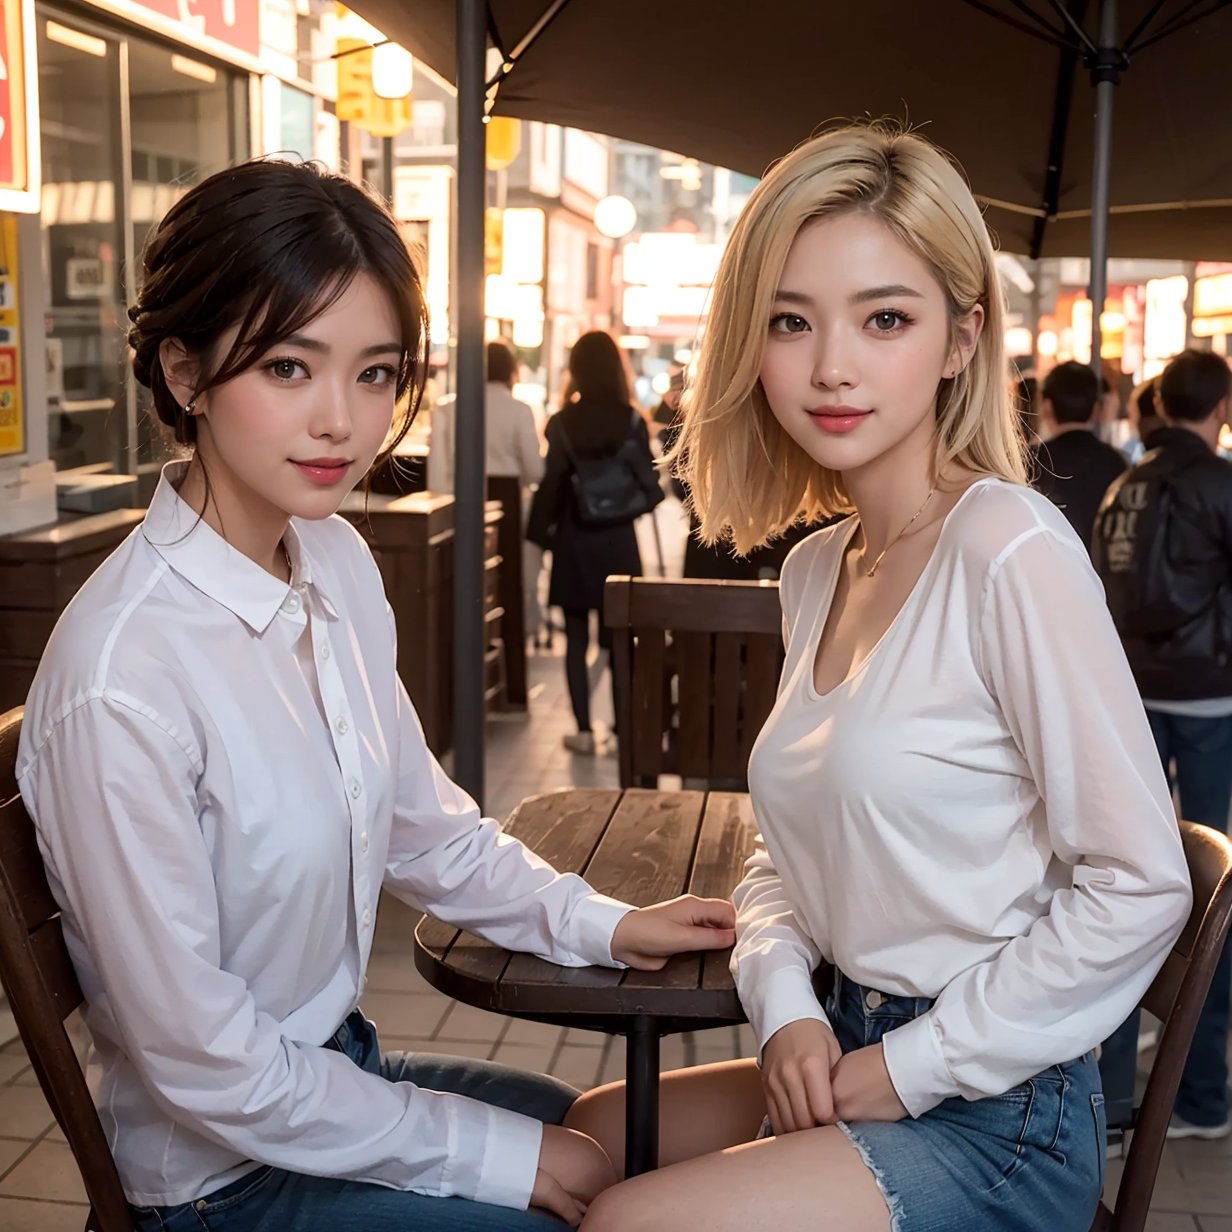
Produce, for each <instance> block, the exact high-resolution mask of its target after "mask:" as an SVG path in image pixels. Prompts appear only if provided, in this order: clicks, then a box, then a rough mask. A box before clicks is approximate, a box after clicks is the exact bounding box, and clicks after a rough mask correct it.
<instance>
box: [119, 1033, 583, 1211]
mask: <svg viewBox="0 0 1232 1232" xmlns="http://www.w3.org/2000/svg"><path fill="white" fill-rule="evenodd" d="M325 1047H326V1048H332V1049H334V1050H336V1051H338V1052H341V1053H344V1054H345V1055H346V1056H348V1057H350V1058H351V1060H352V1061H354V1062H355V1064H356V1065H358V1066H359V1067H360V1068H361V1069H365V1070H367V1071H368V1072H369V1073H372V1074H380V1075H381V1076H382V1077H383V1078H385V1079H386V1080H387V1081H389V1082H413V1083H415V1084H416V1085H417V1086H420V1087H423V1088H425V1089H426V1090H430V1091H449V1092H452V1093H454V1094H456V1095H466V1096H468V1097H470V1098H471V1099H478V1100H482V1101H483V1102H484V1103H487V1104H494V1105H496V1106H497V1107H500V1108H509V1109H511V1110H513V1111H515V1112H521V1113H524V1114H525V1115H527V1116H532V1117H535V1118H537V1119H538V1120H540V1121H543V1122H544V1124H549V1125H559V1124H560V1122H561V1121H563V1120H564V1118H565V1113H567V1112H568V1111H569V1109H570V1107H571V1106H572V1105H573V1102H574V1100H576V1099H577V1097H578V1092H577V1091H576V1090H574V1089H573V1087H570V1086H567V1085H566V1084H565V1083H563V1082H560V1081H558V1080H557V1079H555V1078H548V1077H545V1076H544V1075H542V1074H531V1073H525V1072H523V1071H521V1070H516V1069H510V1068H509V1067H508V1066H504V1065H498V1064H497V1063H496V1062H494V1061H474V1060H470V1059H469V1058H465V1057H450V1056H438V1055H435V1054H429V1053H415V1052H392V1053H391V1052H387V1053H382V1051H381V1047H380V1043H379V1041H378V1039H377V1034H376V1028H375V1027H374V1026H373V1025H372V1023H370V1022H368V1021H367V1020H366V1019H365V1018H364V1016H363V1015H362V1014H361V1013H360V1012H359V1011H358V1010H356V1011H355V1012H354V1013H353V1014H351V1015H350V1017H349V1018H347V1020H346V1021H345V1022H344V1023H343V1024H342V1026H341V1027H339V1028H338V1030H337V1032H336V1033H335V1034H334V1036H333V1037H332V1038H331V1039H330V1040H328V1041H327V1042H326V1044H325ZM130 1210H131V1211H132V1214H133V1222H134V1225H135V1227H136V1232H562V1230H563V1229H564V1226H565V1225H564V1224H563V1223H561V1222H560V1220H558V1219H556V1218H555V1217H554V1216H551V1215H548V1214H546V1213H544V1212H542V1211H536V1210H530V1211H515V1210H512V1209H510V1208H509V1207H503V1206H490V1205H488V1204H487V1203H484V1202H470V1201H468V1200H467V1199H465V1198H433V1197H428V1196H426V1195H424V1194H416V1193H408V1192H404V1191H402V1190H398V1189H387V1188H385V1187H384V1186H382V1185H370V1184H365V1183H364V1182H362V1181H342V1180H336V1179H334V1178H332V1177H322V1176H307V1175H304V1174H303V1173H298V1172H286V1171H283V1170H282V1169H280V1168H272V1167H269V1166H268V1165H267V1166H263V1167H258V1168H256V1169H255V1170H254V1171H252V1172H248V1173H246V1174H245V1175H244V1176H242V1177H240V1179H239V1180H238V1181H233V1182H232V1183H231V1184H229V1185H225V1186H223V1188H221V1189H217V1190H215V1191H214V1192H213V1193H210V1194H207V1195H206V1196H205V1197H204V1198H199V1199H198V1200H197V1201H196V1202H185V1203H183V1204H182V1205H180V1206H163V1207H151V1206H145V1207H141V1206H135V1207H130Z"/></svg>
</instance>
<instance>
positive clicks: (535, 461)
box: [428, 338, 544, 634]
mask: <svg viewBox="0 0 1232 1232" xmlns="http://www.w3.org/2000/svg"><path fill="white" fill-rule="evenodd" d="M486 358H487V381H486V382H485V384H484V390H483V424H484V434H483V435H484V454H485V456H486V462H485V466H486V474H487V475H488V477H489V478H493V477H497V476H499V477H503V478H513V479H516V480H517V481H518V482H519V483H520V484H521V486H522V525H523V527H525V525H526V521H527V518H528V517H529V515H530V500H531V488H532V487H533V486H534V485H535V484H537V483H538V482H539V480H540V479H542V478H543V471H544V458H543V449H542V444H541V442H540V439H539V430H538V428H536V426H535V412H534V411H533V410H532V409H531V407H530V406H529V405H527V403H525V402H522V401H520V400H519V399H517V398H515V397H514V396H513V387H514V386H515V385H516V384H517V382H518V372H519V370H520V368H521V363H520V361H519V360H518V353H517V351H516V350H515V349H514V346H513V343H512V342H510V341H509V340H508V339H507V338H494V339H493V340H492V341H491V342H489V343H488V347H487V354H486ZM456 407H457V396H456V395H454V394H448V395H446V396H445V397H444V398H441V399H440V401H439V402H437V404H436V410H435V412H434V414H433V416H432V444H431V446H430V448H429V451H428V490H429V491H430V492H452V491H453V490H454V481H453V470H454V461H455V458H456V454H455V449H456V448H457V446H456V445H455V427H456V422H457V414H456ZM542 569H543V549H542V548H540V547H539V545H538V544H536V543H532V542H531V541H530V540H529V539H526V540H525V542H524V544H523V551H522V599H523V610H524V612H525V621H526V624H525V628H526V630H527V632H528V634H529V633H535V634H537V631H538V629H539V627H540V625H541V624H542V623H543V607H542V605H541V604H540V602H539V574H540V572H541V570H542Z"/></svg>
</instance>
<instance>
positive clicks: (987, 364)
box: [667, 123, 1026, 553]
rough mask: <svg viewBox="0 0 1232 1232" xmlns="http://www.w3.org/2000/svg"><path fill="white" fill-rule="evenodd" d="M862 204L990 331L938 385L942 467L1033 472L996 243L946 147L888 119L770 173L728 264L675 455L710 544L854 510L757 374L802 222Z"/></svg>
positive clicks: (740, 542)
mask: <svg viewBox="0 0 1232 1232" xmlns="http://www.w3.org/2000/svg"><path fill="white" fill-rule="evenodd" d="M852 211H858V212H862V213H867V214H871V215H872V216H874V217H875V218H878V219H880V221H881V222H883V223H884V224H885V225H886V226H887V227H888V228H889V229H890V231H891V232H892V233H893V234H894V235H896V236H897V237H898V238H899V239H900V240H902V241H903V243H905V244H906V245H907V247H908V248H910V249H911V250H912V251H913V252H915V253H916V254H917V255H918V256H919V257H920V258H921V259H922V260H923V261H924V262H925V263H926V264H927V265H928V266H929V268H930V269H931V270H932V271H933V273H934V274H935V275H936V277H937V280H938V282H939V283H940V284H941V286H942V288H943V290H944V291H945V295H946V299H947V301H948V303H949V307H950V320H951V330H952V329H953V326H954V324H956V323H957V322H959V321H961V320H963V319H964V318H965V317H967V316H968V315H969V314H970V313H971V312H972V310H973V309H974V308H975V306H976V305H977V304H978V305H981V306H982V307H983V309H984V329H983V333H982V334H981V336H980V339H979V341H978V343H977V345H976V348H975V352H974V354H973V355H972V357H971V360H970V362H969V363H968V364H967V366H966V367H965V368H963V369H962V371H960V372H959V374H958V375H957V376H956V377H955V378H954V379H953V380H942V381H941V384H940V386H939V387H938V393H937V452H936V458H935V467H936V472H937V473H938V474H940V472H941V470H942V468H943V467H945V466H946V465H948V464H949V463H951V462H954V461H957V462H958V463H960V464H961V465H963V466H965V467H967V468H968V469H970V470H972V471H975V472H977V473H980V474H987V475H997V476H1000V477H1001V478H1003V479H1008V480H1011V481H1013V482H1015V483H1025V482H1026V467H1025V461H1024V454H1023V448H1024V447H1023V442H1022V437H1021V431H1020V429H1019V426H1018V416H1017V415H1016V414H1015V413H1014V410H1013V408H1012V406H1011V403H1010V398H1009V391H1008V388H1007V381H1006V366H1005V355H1004V349H1005V348H1004V341H1003V333H1004V309H1003V305H1002V295H1001V284H1000V280H999V278H998V275H997V268H996V264H995V257H994V253H993V246H992V240H991V238H990V237H989V234H988V229H987V227H986V226H985V224H984V220H983V218H982V216H981V215H980V211H979V208H978V206H977V205H976V203H975V200H974V198H973V197H972V196H971V191H970V189H969V188H968V187H967V184H966V182H965V180H964V179H963V177H962V175H961V173H960V172H959V171H958V170H957V168H956V167H955V166H954V165H953V164H952V163H951V162H950V161H949V159H948V158H947V157H946V156H945V155H944V154H943V153H942V152H941V151H940V150H938V149H937V147H936V146H934V145H932V144H931V143H930V142H928V141H925V140H924V139H923V138H921V137H918V136H915V135H914V134H912V133H908V132H905V131H902V130H901V129H899V128H896V127H893V126H890V125H888V124H884V123H879V124H869V125H860V126H854V127H844V128H840V129H835V130H833V131H830V132H827V133H824V134H822V135H821V136H818V137H814V138H813V139H812V140H810V141H808V142H806V143H805V144H803V145H801V146H800V147H798V148H797V149H796V150H794V151H793V152H792V153H791V154H789V155H788V156H787V157H786V158H784V159H783V160H782V161H781V162H779V163H777V164H776V165H775V166H774V168H773V169H772V170H771V171H770V172H769V173H768V174H767V176H766V178H765V179H764V180H762V182H761V183H760V184H759V185H758V186H757V188H756V189H755V190H754V192H753V194H752V196H751V197H750V198H749V201H748V204H747V205H746V206H745V208H744V211H743V212H742V213H741V215H740V218H739V220H738V221H737V223H736V225H735V227H734V229H733V230H732V234H731V238H730V240H729V241H728V244H727V249H726V251H725V252H724V254H723V259H722V261H721V262H720V264H719V271H718V276H717V278H716V280H715V287H714V296H713V302H712V304H711V308H710V313H709V317H708V321H707V325H706V331H705V335H704V337H703V339H702V344H701V347H700V354H699V360H698V366H697V374H696V378H695V380H694V381H693V382H692V383H691V388H689V389H686V391H685V394H684V398H683V405H684V408H685V413H684V416H683V427H682V430H681V434H680V438H679V440H678V442H677V444H676V447H675V449H674V450H673V451H672V453H671V455H670V456H669V458H668V462H667V464H668V465H669V466H670V467H672V469H673V470H674V472H675V473H676V474H677V475H679V477H680V478H682V479H683V480H684V481H685V482H686V483H687V484H688V485H689V487H690V489H691V494H692V495H691V500H692V505H693V509H694V511H695V512H696V514H697V516H698V518H699V520H700V523H701V527H700V531H699V532H698V533H699V536H700V538H701V540H702V541H703V542H704V543H708V544H712V543H715V542H717V541H719V540H720V539H730V541H731V542H732V543H733V544H734V546H735V548H736V550H737V551H738V552H741V553H747V552H749V551H751V550H752V549H753V548H755V547H758V546H760V545H761V544H763V543H765V542H766V541H767V540H768V539H771V538H773V537H774V536H775V535H777V534H780V533H781V532H783V531H784V530H786V529H787V527H789V526H790V525H791V524H792V523H794V522H797V521H800V520H808V521H812V520H815V519H818V518H821V517H825V516H830V515H834V514H840V513H848V512H850V511H851V510H852V508H853V506H852V504H851V501H850V498H849V497H848V495H847V492H846V490H845V489H844V487H843V482H842V476H841V475H840V474H839V472H837V471H832V470H828V469H827V468H825V467H821V466H819V465H818V464H817V463H816V462H815V461H813V459H812V458H810V457H809V456H808V455H807V454H806V453H805V452H804V450H803V449H801V448H800V446H799V445H797V444H796V442H795V441H793V440H792V438H791V437H790V436H788V434H787V433H786V432H785V431H784V430H783V428H782V427H781V426H780V424H779V423H778V421H777V420H776V419H775V417H774V415H773V413H772V412H771V410H770V406H769V404H768V402H767V401H766V396H765V393H764V391H763V390H762V387H761V382H760V380H759V379H758V372H759V370H760V368H761V362H762V353H763V349H764V347H765V343H766V333H767V329H768V327H769V321H770V317H771V314H772V304H773V300H774V295H775V292H776V291H777V289H778V285H779V279H780V278H781V276H782V273H783V267H784V265H785V264H786V261H787V253H788V250H789V249H790V248H791V245H792V242H793V241H794V240H795V238H796V234H797V232H799V230H800V228H801V227H802V226H804V224H805V223H808V222H810V221H812V220H813V219H817V218H823V217H832V216H834V215H837V214H840V213H847V212H852Z"/></svg>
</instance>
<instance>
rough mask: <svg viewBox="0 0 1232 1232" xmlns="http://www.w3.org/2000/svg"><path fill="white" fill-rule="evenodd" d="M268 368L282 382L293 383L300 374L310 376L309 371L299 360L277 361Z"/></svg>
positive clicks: (268, 365) (267, 366)
mask: <svg viewBox="0 0 1232 1232" xmlns="http://www.w3.org/2000/svg"><path fill="white" fill-rule="evenodd" d="M266 368H267V369H268V371H270V372H271V373H273V375H274V376H276V377H277V378H278V379H279V380H280V381H293V380H295V378H296V376H297V375H298V374H299V373H303V374H304V376H307V375H308V369H307V368H305V367H304V365H303V364H302V363H300V361H299V360H298V359H275V360H274V361H273V362H272V363H269V364H267V365H266Z"/></svg>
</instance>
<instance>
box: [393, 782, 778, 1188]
mask: <svg viewBox="0 0 1232 1232" xmlns="http://www.w3.org/2000/svg"><path fill="white" fill-rule="evenodd" d="M506 829H507V831H508V832H509V833H510V834H512V835H514V836H515V837H517V838H519V839H521V840H522V841H523V842H524V843H525V844H526V845H527V846H528V847H530V848H531V850H533V851H535V852H537V853H538V854H539V855H541V856H542V857H543V858H544V859H545V860H547V861H548V862H549V863H550V864H552V865H553V866H554V867H555V868H556V869H558V870H559V871H560V872H562V873H565V872H568V873H578V874H580V875H581V876H583V877H585V878H586V880H587V881H588V882H590V884H591V885H592V886H593V887H594V888H595V889H596V890H599V891H601V892H602V893H604V894H610V895H611V896H612V897H613V898H619V899H622V900H623V901H625V902H628V903H632V904H633V905H634V906H636V907H648V906H650V904H651V903H656V902H659V901H661V900H662V899H666V898H675V897H676V896H677V895H678V894H698V895H701V896H703V897H707V898H726V897H727V896H728V895H729V894H730V893H731V891H732V889H733V888H734V887H735V885H736V883H737V882H738V881H739V880H740V877H741V873H742V869H743V866H744V862H745V860H746V859H747V858H748V856H749V854H750V853H751V852H752V850H753V840H754V835H755V832H756V831H755V827H754V824H753V813H752V809H751V808H750V806H749V798H748V796H747V795H743V794H738V793H734V792H701V791H650V790H645V789H637V788H630V789H628V790H626V791H616V790H570V791H559V792H552V793H549V794H547V795H542V796H532V797H531V798H530V799H528V800H525V801H523V802H522V804H521V805H520V806H519V807H518V809H517V811H516V812H515V813H514V815H513V817H512V818H511V819H510V821H509V824H508V826H507V827H506ZM729 957H730V951H728V950H721V951H715V952H712V953H708V954H680V955H677V956H676V957H674V958H672V959H669V960H668V963H667V965H666V966H665V967H664V968H663V970H661V971H653V972H652V971H619V970H614V969H612V968H609V967H559V966H557V965H555V964H554V963H549V962H545V961H543V960H542V959H539V958H534V957H532V956H531V955H529V954H517V953H512V952H511V951H509V950H503V949H500V948H499V947H497V946H494V945H491V944H489V943H488V942H485V941H481V940H479V939H478V938H477V937H473V936H471V935H470V934H469V933H466V932H460V931H459V930H458V929H456V928H451V927H449V926H448V925H445V924H442V923H441V922H440V921H438V920H434V919H433V918H432V917H431V916H425V917H424V918H423V920H422V921H421V922H420V924H419V927H418V928H417V929H416V931H415V965H416V966H417V967H418V968H419V971H420V972H421V973H422V975H423V976H424V978H425V979H427V980H428V982H429V983H430V984H432V985H433V986H434V987H435V988H438V989H439V990H440V991H441V992H443V993H445V994H447V995H448V996H450V997H455V998H456V999H457V1000H459V1001H464V1002H466V1004H468V1005H474V1006H477V1007H479V1008H480V1009H485V1010H495V1011H497V1012H498V1013H501V1014H508V1015H510V1016H512V1017H515V1018H529V1019H532V1020H534V1021H535V1022H546V1023H551V1024H553V1025H557V1026H569V1027H582V1028H586V1029H589V1030H594V1031H606V1032H608V1033H609V1034H612V1035H624V1036H626V1037H627V1040H628V1044H627V1051H626V1061H625V1065H626V1073H627V1076H628V1086H627V1090H626V1105H625V1160H626V1173H627V1175H629V1176H636V1175H637V1174H638V1173H641V1172H648V1171H650V1170H652V1169H653V1168H655V1167H656V1166H657V1165H658V1156H659V1141H658V1139H659V1040H660V1038H661V1037H662V1036H664V1035H671V1034H673V1033H674V1032H677V1031H691V1030H700V1029H702V1028H705V1027H719V1026H726V1025H730V1024H732V1023H741V1022H744V1021H745V1018H744V1013H743V1011H742V1010H741V1008H740V1002H739V1000H738V999H737V997H736V991H735V988H734V986H733V984H732V978H731V975H730V973H729V972H728V969H727V968H728V959H729Z"/></svg>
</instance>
